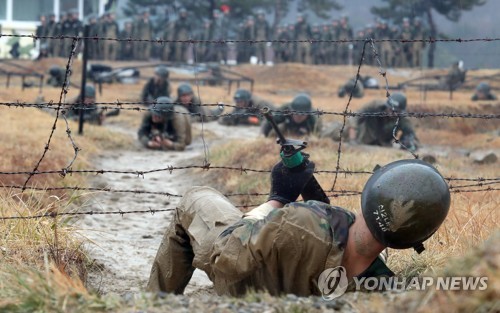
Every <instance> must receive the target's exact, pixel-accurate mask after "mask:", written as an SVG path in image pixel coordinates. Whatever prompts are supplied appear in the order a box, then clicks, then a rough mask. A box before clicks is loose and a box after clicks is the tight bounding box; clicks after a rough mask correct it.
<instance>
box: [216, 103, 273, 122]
mask: <svg viewBox="0 0 500 313" xmlns="http://www.w3.org/2000/svg"><path fill="white" fill-rule="evenodd" d="M265 107H268V108H270V109H273V108H274V106H273V105H272V104H271V103H270V102H267V101H265V100H262V99H259V98H257V97H252V100H250V104H249V106H248V107H246V108H234V110H233V111H232V112H231V114H230V115H226V116H222V117H221V118H220V119H219V123H220V124H222V125H259V124H260V123H261V121H262V115H261V114H260V111H261V110H262V109H263V108H265Z"/></svg>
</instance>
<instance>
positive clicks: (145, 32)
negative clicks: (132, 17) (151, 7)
mask: <svg viewBox="0 0 500 313" xmlns="http://www.w3.org/2000/svg"><path fill="white" fill-rule="evenodd" d="M133 38H134V39H142V40H151V39H152V38H153V26H152V25H151V21H150V19H149V12H148V11H144V12H143V13H142V15H141V16H140V17H139V18H138V19H137V20H136V22H135V25H134V27H133ZM150 56H151V42H147V41H136V42H135V44H134V58H135V59H136V60H149V57H150Z"/></svg>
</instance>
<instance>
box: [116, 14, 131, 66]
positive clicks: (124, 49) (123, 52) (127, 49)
mask: <svg viewBox="0 0 500 313" xmlns="http://www.w3.org/2000/svg"><path fill="white" fill-rule="evenodd" d="M132 35H133V34H132V23H130V22H127V23H125V27H124V29H123V30H122V31H121V32H120V36H119V37H120V39H129V38H132ZM133 57H134V43H133V42H132V41H128V40H123V41H121V42H120V59H121V60H132V58H133Z"/></svg>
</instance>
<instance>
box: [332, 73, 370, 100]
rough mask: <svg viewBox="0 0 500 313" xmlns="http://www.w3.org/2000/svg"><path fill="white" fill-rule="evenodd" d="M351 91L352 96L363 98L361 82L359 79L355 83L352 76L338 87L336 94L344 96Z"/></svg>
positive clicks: (348, 94)
mask: <svg viewBox="0 0 500 313" xmlns="http://www.w3.org/2000/svg"><path fill="white" fill-rule="evenodd" d="M351 93H352V96H353V97H354V98H363V96H364V95H365V93H364V90H363V82H362V81H361V80H358V82H357V83H356V80H355V79H354V78H351V79H349V80H348V81H347V83H345V85H344V86H341V87H340V88H339V92H338V96H339V97H340V98H343V97H344V96H348V97H349V96H350V95H351Z"/></svg>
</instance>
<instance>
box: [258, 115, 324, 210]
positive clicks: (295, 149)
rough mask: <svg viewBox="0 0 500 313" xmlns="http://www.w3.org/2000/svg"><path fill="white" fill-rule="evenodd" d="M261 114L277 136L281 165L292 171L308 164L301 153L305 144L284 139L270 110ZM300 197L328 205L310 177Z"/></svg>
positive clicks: (316, 183)
mask: <svg viewBox="0 0 500 313" xmlns="http://www.w3.org/2000/svg"><path fill="white" fill-rule="evenodd" d="M261 112H262V114H263V115H264V117H265V118H266V120H267V121H268V122H269V124H271V126H272V127H273V129H274V131H275V132H276V134H277V135H278V139H277V141H276V142H277V143H278V144H279V145H281V150H280V156H281V160H282V161H283V164H284V165H285V166H286V167H288V168H290V169H292V168H296V167H298V166H301V165H303V164H304V163H305V162H309V160H308V157H309V155H307V154H305V153H303V152H301V151H302V150H304V149H305V148H306V147H307V142H305V141H302V140H296V139H286V138H285V136H283V134H282V133H281V131H280V130H279V128H278V125H277V124H276V122H275V121H274V119H273V116H272V114H271V110H270V109H269V108H268V107H265V108H263V109H262V111H261ZM301 195H302V198H303V199H304V201H308V200H317V201H321V202H324V203H328V204H330V199H329V198H328V196H327V195H326V194H325V192H324V191H323V189H322V188H321V185H320V184H319V183H318V181H317V180H316V178H315V177H314V176H312V177H311V179H310V180H309V181H308V182H307V184H306V185H305V186H304V189H303V190H302V193H301Z"/></svg>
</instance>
